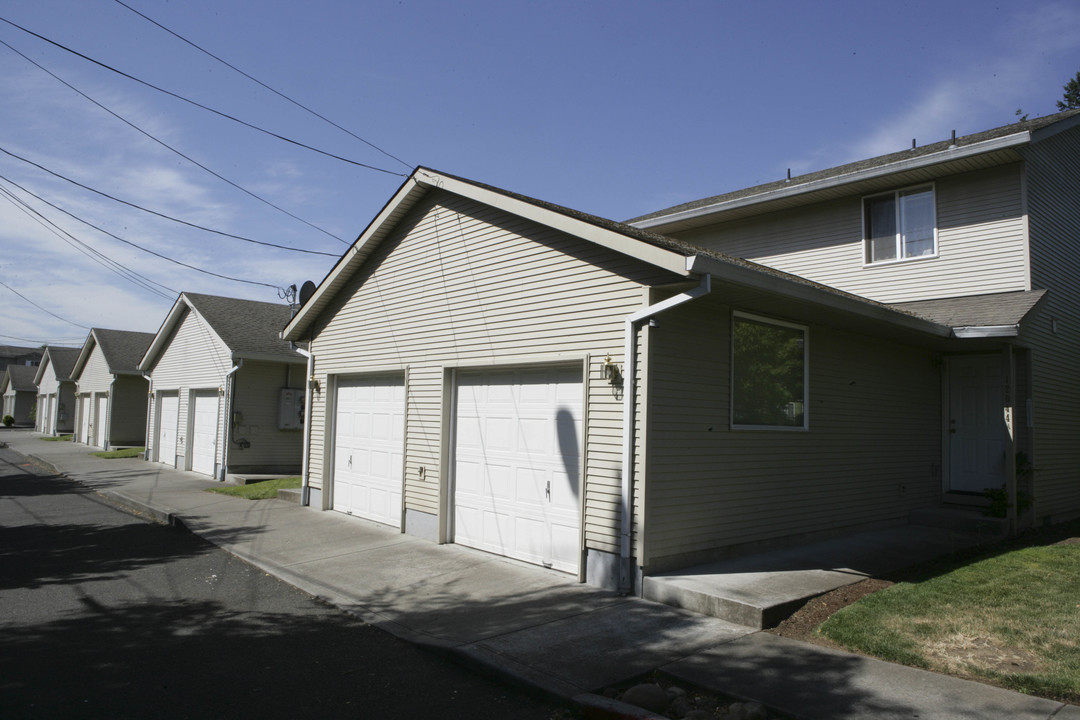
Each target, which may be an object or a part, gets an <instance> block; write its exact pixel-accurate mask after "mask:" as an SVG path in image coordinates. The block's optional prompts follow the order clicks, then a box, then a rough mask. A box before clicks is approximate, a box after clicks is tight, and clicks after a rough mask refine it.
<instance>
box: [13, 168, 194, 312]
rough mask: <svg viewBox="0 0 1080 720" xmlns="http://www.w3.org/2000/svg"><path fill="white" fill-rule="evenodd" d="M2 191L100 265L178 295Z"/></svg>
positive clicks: (145, 286)
mask: <svg viewBox="0 0 1080 720" xmlns="http://www.w3.org/2000/svg"><path fill="white" fill-rule="evenodd" d="M0 180H4V181H5V182H9V183H10V182H11V181H10V180H8V179H7V178H5V177H4V176H3V175H0ZM16 187H17V186H16ZM0 193H2V194H3V196H4V198H5V199H6V200H7V201H8V202H10V203H11V204H12V205H14V206H15V207H16V209H18V210H19V211H21V212H23V213H25V214H26V215H27V216H28V217H30V219H31V220H33V221H35V222H37V223H38V224H39V225H41V226H42V227H44V228H45V229H46V230H48V231H49V232H51V233H52V234H53V235H56V236H57V237H58V238H60V239H61V240H63V241H64V242H66V243H67V244H68V245H71V246H72V247H73V248H75V249H76V250H78V251H79V252H81V253H82V254H83V255H86V256H87V257H88V258H90V259H91V260H93V261H94V262H96V263H97V264H98V265H101V266H102V267H104V268H106V269H108V270H111V271H112V272H114V273H116V274H117V275H119V276H120V277H122V278H124V279H125V280H127V281H128V282H131V283H134V284H135V285H138V286H139V287H141V288H143V289H144V290H147V291H149V292H152V293H154V294H155V295H157V296H158V297H161V298H164V299H166V300H172V299H173V298H174V297H175V296H176V291H175V290H173V289H172V288H170V287H167V286H165V285H162V284H161V283H159V282H157V281H155V280H151V279H150V278H148V277H146V276H145V275H140V274H139V273H137V272H135V271H134V270H131V269H129V268H127V267H124V266H123V265H122V264H120V263H119V262H117V261H116V260H113V259H112V258H111V257H109V256H108V255H105V254H104V253H102V252H100V251H98V250H97V249H95V248H93V247H91V246H90V245H88V244H87V243H84V242H83V241H82V240H79V239H78V238H77V237H75V236H74V235H72V234H71V233H69V232H68V231H67V230H64V229H63V228H61V227H60V226H59V225H57V224H56V223H54V222H53V221H52V220H50V219H49V218H47V217H45V216H44V215H43V214H42V213H40V212H38V211H37V210H35V209H34V208H32V207H31V206H30V205H29V204H28V203H27V202H26V201H24V200H23V199H22V198H20V197H19V196H18V195H16V194H15V193H13V192H11V191H10V190H8V189H7V188H6V187H3V186H2V185H0ZM154 285H156V286H157V287H159V288H162V289H164V290H168V291H169V293H171V295H166V294H165V293H163V292H161V290H158V289H157V288H155V287H153V286H154Z"/></svg>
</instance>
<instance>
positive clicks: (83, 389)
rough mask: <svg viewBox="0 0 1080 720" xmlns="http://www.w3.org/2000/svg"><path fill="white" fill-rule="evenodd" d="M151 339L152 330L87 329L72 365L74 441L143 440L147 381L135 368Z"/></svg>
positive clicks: (120, 442)
mask: <svg viewBox="0 0 1080 720" xmlns="http://www.w3.org/2000/svg"><path fill="white" fill-rule="evenodd" d="M153 339H154V334H153V333H144V332H131V331H127V330H103V329H100V328H94V329H92V330H91V331H90V334H89V335H88V336H87V337H86V342H85V343H83V347H82V350H81V351H80V353H79V358H78V359H77V360H76V361H75V367H74V369H73V370H72V371H71V376H72V378H73V379H74V380H75V386H76V393H77V394H76V425H75V441H76V442H80V443H85V444H86V445H94V446H96V447H100V448H104V449H106V450H108V449H110V448H112V447H114V446H117V445H126V446H139V445H144V444H145V442H146V406H147V388H148V387H149V382H148V381H147V379H146V378H145V377H143V375H142V373H141V372H139V361H140V360H142V357H143V355H144V354H146V350H147V348H149V347H150V341H151V340H153Z"/></svg>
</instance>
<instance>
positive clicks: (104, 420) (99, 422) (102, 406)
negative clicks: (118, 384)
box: [94, 395, 109, 447]
mask: <svg viewBox="0 0 1080 720" xmlns="http://www.w3.org/2000/svg"><path fill="white" fill-rule="evenodd" d="M95 418H96V419H95V421H94V445H96V446H97V447H105V429H106V428H108V427H109V396H108V395H98V397H97V414H96V416H95Z"/></svg>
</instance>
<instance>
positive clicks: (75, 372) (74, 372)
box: [71, 329, 97, 380]
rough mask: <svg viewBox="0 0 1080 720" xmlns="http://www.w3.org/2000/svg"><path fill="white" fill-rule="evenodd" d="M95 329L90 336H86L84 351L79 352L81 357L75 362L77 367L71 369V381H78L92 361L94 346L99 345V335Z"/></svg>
mask: <svg viewBox="0 0 1080 720" xmlns="http://www.w3.org/2000/svg"><path fill="white" fill-rule="evenodd" d="M95 333H96V331H95V330H94V329H91V330H90V334H89V335H87V336H86V340H84V341H83V346H82V350H81V351H80V352H79V357H78V359H77V360H76V361H75V366H74V367H72V368H71V379H72V380H77V379H78V377H79V376H80V375H82V371H83V367H84V366H85V365H86V363H87V362H88V361H89V360H90V355H91V353H93V352H94V346H95V345H97V335H96V334H95Z"/></svg>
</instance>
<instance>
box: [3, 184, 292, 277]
mask: <svg viewBox="0 0 1080 720" xmlns="http://www.w3.org/2000/svg"><path fill="white" fill-rule="evenodd" d="M0 179H3V180H6V181H7V182H9V183H11V184H12V185H14V186H15V187H17V188H19V189H20V190H22V191H23V192H24V193H26V194H27V195H32V196H33V197H35V198H37V199H38V200H40V201H41V202H43V203H45V204H46V205H48V206H49V207H51V208H54V209H56V210H59V211H60V212H62V213H64V214H65V215H67V216H68V217H70V218H72V219H74V220H78V221H79V222H81V223H82V224H83V225H87V226H89V227H92V228H94V229H95V230H97V231H98V232H100V233H104V234H105V235H108V236H109V237H111V238H113V239H114V240H119V241H120V242H122V243H124V244H125V245H130V246H131V247H133V248H137V249H139V250H142V251H143V252H145V253H149V254H150V255H153V256H154V257H158V258H161V259H162V260H167V261H169V262H171V263H175V264H176V265H180V266H181V267H186V268H187V269H189V270H194V271H195V272H200V273H203V274H205V275H212V276H213V277H216V278H221V279H222V280H231V281H232V282H238V283H246V284H248V285H261V286H262V287H268V288H274V289H275V290H278V289H280V288H279V287H278V286H277V285H271V284H269V283H264V282H258V281H256V280H244V279H242V278H235V277H230V276H228V275H221V274H219V273H216V272H211V271H209V270H204V269H202V268H200V267H196V266H194V265H189V264H187V263H185V262H181V261H179V260H175V259H173V258H171V257H169V256H168V255H162V254H161V253H159V252H155V251H153V250H150V249H149V248H144V247H143V246H142V245H139V244H137V243H133V242H131V241H130V240H125V239H124V238H122V237H120V236H119V235H116V234H115V233H111V232H109V231H108V230H106V229H104V228H101V227H98V226H97V225H95V224H93V223H92V222H90V221H89V220H84V219H82V218H81V217H79V216H78V215H76V214H74V213H71V212H68V211H67V210H65V209H64V208H62V207H60V206H59V205H57V204H56V203H52V202H49V201H48V200H46V199H45V198H43V197H41V196H40V195H37V194H36V193H33V192H31V191H29V190H27V189H26V188H24V187H23V186H22V185H19V184H18V183H16V182H15V181H13V180H10V179H8V178H6V177H3V176H2V175H0Z"/></svg>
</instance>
